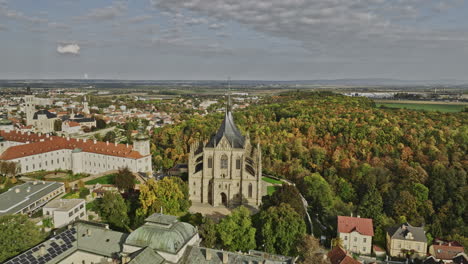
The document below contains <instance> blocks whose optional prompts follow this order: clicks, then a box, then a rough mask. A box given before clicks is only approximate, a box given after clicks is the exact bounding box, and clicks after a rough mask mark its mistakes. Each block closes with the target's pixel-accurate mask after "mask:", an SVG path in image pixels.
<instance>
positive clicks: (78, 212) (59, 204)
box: [42, 199, 88, 228]
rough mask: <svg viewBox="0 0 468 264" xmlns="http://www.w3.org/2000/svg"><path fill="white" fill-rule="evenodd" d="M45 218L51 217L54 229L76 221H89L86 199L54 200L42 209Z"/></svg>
mask: <svg viewBox="0 0 468 264" xmlns="http://www.w3.org/2000/svg"><path fill="white" fill-rule="evenodd" d="M42 212H43V215H44V216H46V217H47V216H51V217H52V220H53V222H54V227H55V228H59V227H62V226H64V225H67V224H69V223H71V222H73V221H76V220H79V219H81V220H87V218H88V216H87V214H86V202H85V200H84V199H59V200H53V201H51V202H49V203H48V204H46V205H45V206H44V207H43V208H42Z"/></svg>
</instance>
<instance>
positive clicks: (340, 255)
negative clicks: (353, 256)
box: [327, 247, 347, 264]
mask: <svg viewBox="0 0 468 264" xmlns="http://www.w3.org/2000/svg"><path fill="white" fill-rule="evenodd" d="M327 256H328V258H329V259H330V262H331V264H340V263H341V261H342V260H343V259H344V258H345V257H346V256H347V254H346V251H345V250H344V249H342V248H341V247H334V248H333V249H332V250H330V252H328V254H327Z"/></svg>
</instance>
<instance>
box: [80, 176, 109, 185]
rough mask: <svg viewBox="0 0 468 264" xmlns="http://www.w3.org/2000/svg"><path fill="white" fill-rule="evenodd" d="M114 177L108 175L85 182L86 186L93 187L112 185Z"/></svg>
mask: <svg viewBox="0 0 468 264" xmlns="http://www.w3.org/2000/svg"><path fill="white" fill-rule="evenodd" d="M114 177H115V174H108V175H104V176H102V177H99V178H96V179H94V180H90V181H87V182H85V184H86V185H94V184H98V183H99V184H114Z"/></svg>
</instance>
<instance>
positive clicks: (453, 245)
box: [429, 239, 465, 263]
mask: <svg viewBox="0 0 468 264" xmlns="http://www.w3.org/2000/svg"><path fill="white" fill-rule="evenodd" d="M464 252H465V248H463V246H462V245H461V244H460V243H458V242H456V241H444V240H441V239H435V240H434V243H433V244H432V245H431V246H430V247H429V254H430V255H431V256H433V257H434V258H435V259H437V260H442V261H443V262H445V263H450V262H452V259H453V258H454V257H456V256H457V255H458V254H460V253H464Z"/></svg>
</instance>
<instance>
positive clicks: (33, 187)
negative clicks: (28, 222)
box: [0, 181, 65, 216]
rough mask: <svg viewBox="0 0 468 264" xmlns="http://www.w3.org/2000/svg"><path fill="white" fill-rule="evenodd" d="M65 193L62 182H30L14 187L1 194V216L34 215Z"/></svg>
mask: <svg viewBox="0 0 468 264" xmlns="http://www.w3.org/2000/svg"><path fill="white" fill-rule="evenodd" d="M64 192H65V187H64V184H63V183H61V182H44V181H30V182H26V183H23V184H21V185H17V186H13V187H11V188H10V189H9V190H8V191H6V192H4V193H2V194H0V216H2V215H11V214H32V213H34V212H35V211H37V210H38V209H39V208H41V207H42V206H43V205H44V204H46V203H47V202H48V201H50V200H52V199H53V198H55V197H57V196H58V195H60V194H62V193H64Z"/></svg>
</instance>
